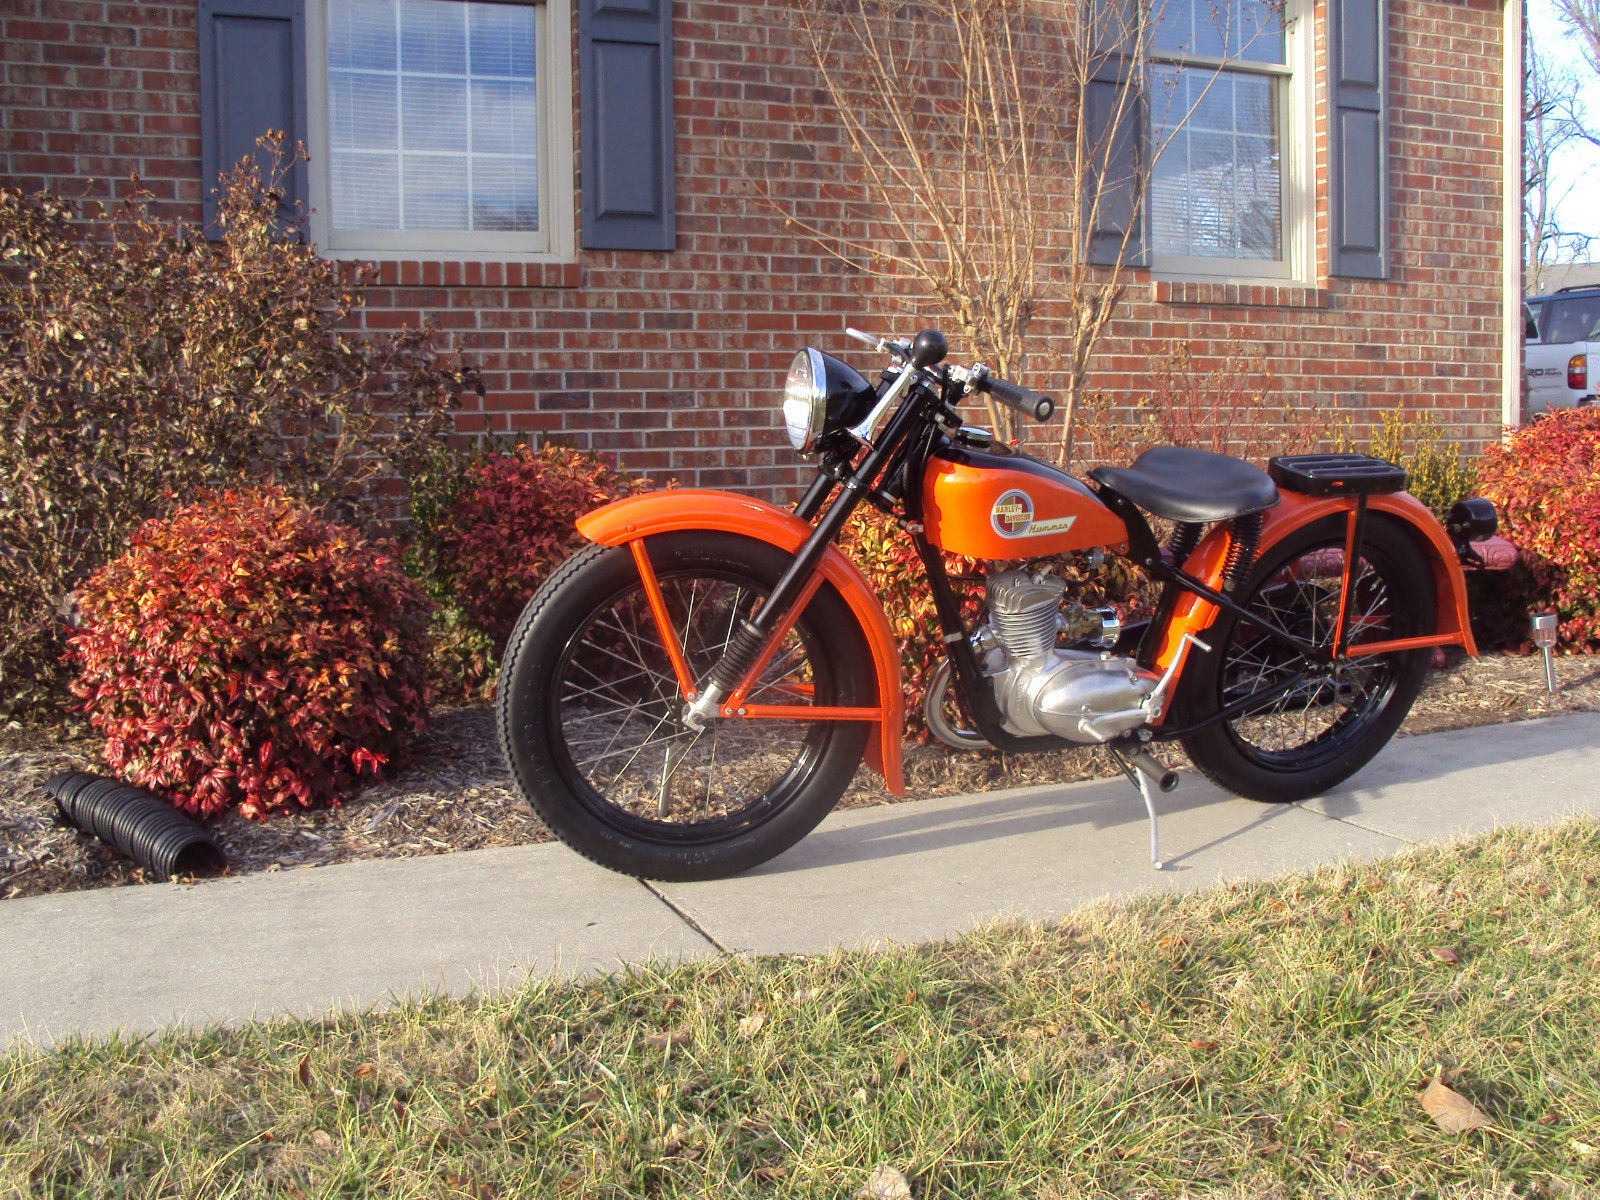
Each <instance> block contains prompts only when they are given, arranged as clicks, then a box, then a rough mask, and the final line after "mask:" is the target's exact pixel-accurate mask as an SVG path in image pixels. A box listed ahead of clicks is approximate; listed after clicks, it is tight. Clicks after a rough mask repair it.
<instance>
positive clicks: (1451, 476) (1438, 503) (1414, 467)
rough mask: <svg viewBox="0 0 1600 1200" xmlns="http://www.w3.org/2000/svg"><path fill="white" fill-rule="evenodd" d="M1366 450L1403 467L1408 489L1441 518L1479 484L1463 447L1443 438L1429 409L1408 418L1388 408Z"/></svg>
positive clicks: (1442, 433) (1442, 431) (1441, 431)
mask: <svg viewBox="0 0 1600 1200" xmlns="http://www.w3.org/2000/svg"><path fill="white" fill-rule="evenodd" d="M1342 448H1346V449H1348V448H1350V447H1348V446H1346V447H1342ZM1367 453H1368V454H1371V455H1373V456H1374V457H1375V458H1382V459H1385V460H1387V461H1389V462H1392V463H1398V464H1399V465H1400V466H1402V467H1404V468H1405V469H1406V491H1408V492H1410V493H1411V494H1412V495H1413V496H1415V497H1416V498H1417V499H1418V500H1421V501H1422V502H1423V503H1424V504H1426V505H1427V506H1428V507H1429V508H1431V509H1432V510H1433V512H1434V515H1435V516H1437V517H1439V518H1440V519H1441V520H1443V518H1444V515H1445V514H1446V513H1448V512H1449V511H1450V506H1451V505H1453V504H1454V503H1455V502H1456V501H1457V500H1460V499H1462V498H1463V497H1465V496H1470V495H1472V490H1473V488H1474V487H1475V486H1476V479H1475V476H1474V472H1473V470H1472V468H1471V466H1469V465H1467V464H1464V463H1463V462H1462V461H1461V447H1460V446H1459V445H1458V444H1457V443H1455V442H1446V441H1445V440H1444V430H1442V429H1440V428H1439V423H1438V422H1437V421H1435V420H1434V419H1433V414H1432V413H1430V412H1421V413H1417V414H1416V415H1415V416H1411V417H1407V416H1406V415H1405V414H1404V413H1402V412H1400V411H1399V410H1398V409H1390V410H1388V411H1386V412H1385V413H1384V414H1383V425H1382V426H1381V427H1380V428H1379V429H1377V430H1376V431H1375V432H1374V433H1373V435H1372V442H1371V444H1370V445H1369V446H1368V447H1367Z"/></svg>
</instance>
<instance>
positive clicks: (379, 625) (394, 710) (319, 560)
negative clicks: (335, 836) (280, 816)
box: [71, 488, 429, 817]
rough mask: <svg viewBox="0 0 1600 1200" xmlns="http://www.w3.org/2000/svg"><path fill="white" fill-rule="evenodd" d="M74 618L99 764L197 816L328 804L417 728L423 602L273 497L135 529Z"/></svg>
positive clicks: (421, 714) (390, 567)
mask: <svg viewBox="0 0 1600 1200" xmlns="http://www.w3.org/2000/svg"><path fill="white" fill-rule="evenodd" d="M78 603H79V611H80V612H81V614H82V618H83V626H82V628H80V629H79V630H78V631H77V632H76V633H75V634H74V635H73V637H72V641H71V651H72V656H73V659H74V660H75V661H76V663H77V664H78V673H77V676H76V678H75V679H74V680H73V682H72V691H73V693H74V694H75V695H76V696H78V697H79V699H80V700H81V701H82V703H83V710H84V712H85V713H86V714H87V715H88V718H89V723H90V725H91V726H93V727H94V729H96V730H97V731H98V732H99V733H101V734H102V735H103V736H104V737H105V745H104V749H103V751H102V754H103V757H104V758H105V761H106V764H107V766H109V767H110V768H111V770H112V771H113V772H114V773H115V774H116V775H117V776H118V777H119V778H121V779H124V780H127V781H128V782H130V783H134V784H137V785H139V786H141V787H148V788H150V789H151V790H153V791H154V792H155V793H156V794H157V795H160V796H163V797H165V798H166V799H168V800H170V801H171V802H172V803H173V804H175V805H176V806H178V807H179V808H181V809H183V810H185V811H186V812H191V813H194V814H196V815H197V816H202V817H206V816H211V815H213V814H215V813H218V812H221V811H223V810H224V809H227V808H231V807H237V808H238V809H239V811H240V812H242V813H243V814H244V815H245V816H247V817H264V816H266V815H267V814H268V813H272V812H283V811H292V810H294V809H296V808H302V807H310V806H312V805H315V804H338V803H339V800H340V798H341V797H342V796H344V795H345V794H347V793H348V792H349V791H350V790H351V789H352V788H354V787H356V786H357V785H358V783H359V781H360V780H362V779H363V778H367V779H377V778H379V777H381V776H382V774H383V772H384V769H385V767H386V766H389V765H392V764H393V763H394V762H395V761H397V759H398V758H399V757H400V756H401V755H402V754H403V752H404V750H405V744H406V740H407V738H408V736H409V735H410V734H411V733H412V732H414V731H418V730H420V729H421V728H422V727H423V725H424V723H425V720H426V716H427V709H426V703H427V698H426V696H425V694H424V685H423V680H422V678H421V664H422V663H423V662H424V661H425V660H426V658H427V650H428V647H427V641H426V633H425V630H426V626H427V619H428V608H429V605H428V601H427V598H426V597H425V596H424V595H423V594H422V591H421V589H420V588H418V587H417V585H416V584H415V583H414V582H413V581H412V580H410V579H409V578H407V577H406V576H405V574H404V573H403V572H402V571H401V570H400V569H399V566H398V564H397V563H396V562H395V561H394V559H393V558H392V557H391V556H390V555H389V554H388V553H387V552H386V551H384V550H382V549H378V548H374V547H372V546H369V545H368V544H366V543H365V542H364V540H363V539H362V536H361V535H360V534H359V533H358V532H357V531H355V530H353V529H350V528H347V527H344V526H340V525H334V524H331V523H329V522H327V521H324V520H321V519H320V518H318V517H317V516H316V515H315V514H313V513H312V512H311V510H310V509H309V508H307V507H306V506H305V505H304V504H302V503H300V502H298V501H296V500H294V499H292V498H291V497H290V496H289V495H288V494H287V493H285V492H284V491H283V490H282V489H280V488H264V489H261V490H258V491H243V492H225V493H223V494H221V495H218V496H211V497H207V498H206V499H205V500H203V501H202V502H201V503H198V504H195V505H192V506H191V507H188V508H184V509H181V510H179V511H178V512H177V513H176V514H174V515H173V516H172V517H171V518H170V519H167V520H156V521H151V522H149V523H147V524H146V525H145V526H144V527H143V528H142V529H140V530H139V532H138V533H137V534H136V535H135V537H134V539H133V546H132V548H131V549H130V550H129V551H128V552H127V553H126V554H124V555H122V556H121V557H119V558H117V559H115V560H113V561H112V562H110V563H108V564H107V565H106V566H104V567H102V568H100V570H98V571H96V572H95V573H94V574H93V575H92V576H90V578H89V579H88V581H87V582H86V583H85V584H84V585H83V587H82V589H81V591H80V594H79V601H78Z"/></svg>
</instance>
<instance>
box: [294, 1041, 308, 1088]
mask: <svg viewBox="0 0 1600 1200" xmlns="http://www.w3.org/2000/svg"><path fill="white" fill-rule="evenodd" d="M294 1073H295V1077H296V1078H297V1079H299V1080H300V1086H301V1087H310V1086H311V1051H309V1050H307V1051H306V1053H305V1057H303V1058H302V1059H301V1060H300V1065H299V1066H298V1067H296V1068H295V1070H294Z"/></svg>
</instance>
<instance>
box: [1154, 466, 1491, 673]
mask: <svg viewBox="0 0 1600 1200" xmlns="http://www.w3.org/2000/svg"><path fill="white" fill-rule="evenodd" d="M1354 505H1355V501H1354V500H1353V499H1352V498H1350V497H1349V496H1305V495H1301V494H1300V493H1299V492H1283V493H1282V494H1281V499H1280V500H1279V502H1278V504H1277V506H1276V507H1274V508H1271V509H1268V510H1267V514H1266V523H1265V524H1264V525H1263V526H1262V530H1261V541H1260V544H1259V549H1258V551H1257V552H1258V554H1265V553H1266V552H1267V551H1268V550H1270V549H1271V548H1272V547H1273V546H1275V545H1276V544H1277V543H1278V542H1281V541H1282V540H1283V539H1284V538H1286V537H1288V536H1289V535H1290V534H1291V533H1294V532H1295V531H1296V530H1298V529H1303V528H1305V527H1306V526H1307V525H1309V524H1311V523H1312V522H1313V521H1320V520H1321V519H1322V518H1324V517H1329V516H1342V515H1344V514H1347V513H1349V512H1350V511H1351V510H1352V509H1353V507H1354ZM1367 512H1368V513H1369V514H1372V513H1385V514H1387V515H1388V516H1390V517H1392V518H1394V519H1395V520H1396V521H1397V522H1398V523H1399V524H1400V525H1402V526H1403V527H1404V528H1405V530H1406V532H1407V533H1408V534H1410V536H1411V539H1412V541H1413V542H1414V543H1415V544H1416V547H1417V552H1418V553H1419V554H1422V555H1423V556H1425V557H1426V558H1427V559H1428V565H1429V566H1430V567H1431V568H1432V569H1433V585H1434V586H1433V591H1434V596H1435V599H1436V601H1437V604H1438V617H1437V620H1436V623H1435V626H1434V631H1435V635H1436V637H1437V639H1438V640H1437V642H1436V644H1437V645H1441V646H1461V647H1463V648H1465V650H1466V652H1467V653H1468V654H1471V655H1473V656H1474V657H1476V656H1477V653H1478V646H1477V643H1476V642H1474V641H1473V640H1472V625H1471V622H1470V620H1469V618H1468V615H1467V581H1466V577H1465V576H1464V575H1463V574H1462V572H1461V561H1460V559H1459V557H1458V556H1457V554H1456V550H1455V547H1454V546H1453V545H1451V543H1450V537H1449V535H1448V534H1446V533H1445V531H1444V527H1443V526H1442V525H1440V524H1439V519H1438V518H1437V517H1435V516H1434V515H1433V512H1432V511H1431V510H1430V509H1429V508H1428V506H1427V505H1425V504H1423V503H1422V501H1420V500H1418V499H1417V498H1416V497H1415V496H1412V495H1411V494H1410V493H1409V492H1389V493H1385V494H1380V495H1375V496H1368V497H1367ZM1227 556H1228V527H1227V526H1226V525H1219V526H1218V527H1217V528H1216V529H1213V530H1212V531H1211V533H1209V534H1208V535H1207V536H1206V537H1205V539H1204V540H1203V541H1201V543H1200V545H1199V546H1197V547H1196V548H1195V550H1194V553H1192V554H1191V555H1190V556H1189V558H1188V559H1187V561H1185V562H1184V564H1183V569H1184V570H1185V571H1186V572H1187V573H1188V574H1190V575H1193V576H1194V577H1195V578H1196V579H1198V580H1200V581H1201V582H1202V583H1204V584H1206V585H1207V586H1209V587H1212V588H1217V587H1220V586H1221V583H1222V571H1223V566H1224V564H1225V563H1226V561H1227ZM1220 611H1221V610H1220V609H1218V608H1217V606H1216V605H1214V604H1212V603H1211V602H1210V601H1208V600H1203V599H1201V598H1200V597H1199V596H1194V595H1186V596H1184V597H1183V598H1182V599H1181V600H1179V602H1178V605H1177V607H1176V608H1174V609H1173V613H1172V620H1171V621H1169V622H1168V623H1167V628H1166V632H1165V634H1164V636H1163V639H1162V644H1161V650H1160V652H1159V653H1158V654H1157V656H1156V666H1157V667H1158V668H1161V669H1163V670H1165V669H1166V667H1167V664H1169V663H1170V662H1171V661H1172V658H1173V656H1174V655H1175V654H1176V653H1177V652H1178V646H1179V645H1180V643H1181V642H1182V640H1183V635H1184V634H1185V633H1194V634H1199V633H1201V632H1202V631H1203V630H1205V629H1206V628H1208V627H1209V626H1210V625H1211V623H1212V622H1213V621H1215V620H1216V618H1217V614H1218V612H1220Z"/></svg>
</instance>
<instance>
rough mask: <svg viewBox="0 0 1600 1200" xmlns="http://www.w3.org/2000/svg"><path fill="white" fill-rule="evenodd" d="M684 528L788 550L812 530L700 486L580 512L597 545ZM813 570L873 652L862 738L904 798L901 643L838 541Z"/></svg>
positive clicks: (777, 511) (583, 528)
mask: <svg viewBox="0 0 1600 1200" xmlns="http://www.w3.org/2000/svg"><path fill="white" fill-rule="evenodd" d="M684 529H711V530H715V531H717V532H718V533H737V534H741V535H743V536H744V537H748V538H754V539H756V540H757V541H762V542H766V543H767V544H768V545H772V546H776V547H778V548H779V549H780V550H784V551H787V552H788V553H790V554H793V553H795V552H796V551H798V550H799V549H800V547H801V545H802V544H804V542H805V540H806V539H807V538H808V537H810V536H811V526H810V525H808V524H807V523H806V522H804V521H802V520H801V519H800V518H799V517H797V516H795V515H794V514H793V513H790V512H785V511H784V510H783V509H781V508H778V507H776V506H775V505H771V504H768V503H766V501H764V500H757V499H755V498H753V497H751V496H740V495H736V494H735V493H733V492H717V491H710V490H707V489H702V488H673V489H672V490H670V491H664V492H646V493H644V494H643V495H639V496H628V497H626V498H624V499H622V500H615V501H613V502H612V503H610V504H607V505H605V506H604V507H603V508H597V509H595V510H594V511H593V512H591V513H586V514H584V515H583V516H582V517H579V518H578V532H579V533H581V534H582V535H583V536H584V537H586V538H588V539H589V540H590V541H591V542H598V543H599V544H600V545H602V546H625V545H627V544H628V543H630V542H635V541H638V540H639V539H640V538H647V537H650V536H651V535H652V534H658V533H675V532H677V531H679V530H684ZM818 569H819V570H820V571H821V572H822V576H823V578H824V579H826V580H827V581H828V582H829V583H831V584H832V585H833V586H834V587H835V588H837V589H838V591H839V594H840V595H841V596H843V597H844V600H845V603H846V604H848V605H849V606H850V611H851V612H852V613H854V614H855V617H856V620H857V621H858V622H859V623H860V625H861V632H862V633H863V634H865V635H866V639H867V646H868V647H869V648H870V650H871V652H872V666H873V673H874V676H875V677H876V680H877V686H878V708H879V709H880V710H881V711H882V713H883V715H882V717H881V718H880V719H879V720H878V721H876V722H874V724H876V725H877V727H878V730H877V737H875V738H872V739H870V740H869V741H868V742H867V765H868V766H870V767H872V768H874V769H875V770H877V771H878V773H879V774H881V775H882V776H883V780H884V783H885V784H886V785H887V786H888V788H889V791H890V792H892V793H893V794H894V795H896V796H903V795H905V790H906V785H905V779H904V776H903V775H902V773H901V769H900V730H901V727H902V725H903V723H904V717H905V713H904V704H903V702H902V700H901V691H900V645H899V643H898V642H897V641H895V637H894V633H893V632H892V631H891V630H890V628H889V622H888V621H887V620H886V619H885V618H884V615H883V605H882V604H881V603H880V602H879V600H878V595H877V593H876V592H874V591H873V590H872V585H871V584H870V583H868V582H867V580H866V577H865V576H864V575H862V574H861V572H860V570H859V569H858V568H857V567H856V565H855V564H854V563H852V562H851V561H850V560H849V559H848V558H846V557H845V556H844V554H843V553H841V552H840V550H839V548H838V547H837V546H829V547H828V548H827V550H825V551H824V552H823V555H822V562H821V564H820V566H819V567H818Z"/></svg>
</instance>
